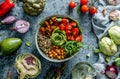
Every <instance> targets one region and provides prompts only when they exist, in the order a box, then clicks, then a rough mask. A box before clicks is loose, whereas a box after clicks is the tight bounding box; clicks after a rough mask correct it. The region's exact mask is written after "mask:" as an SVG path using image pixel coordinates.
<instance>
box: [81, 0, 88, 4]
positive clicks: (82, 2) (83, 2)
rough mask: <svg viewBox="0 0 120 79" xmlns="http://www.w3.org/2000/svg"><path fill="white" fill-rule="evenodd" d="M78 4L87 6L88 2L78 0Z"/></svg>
mask: <svg viewBox="0 0 120 79" xmlns="http://www.w3.org/2000/svg"><path fill="white" fill-rule="evenodd" d="M80 4H82V5H87V4H88V0H80Z"/></svg>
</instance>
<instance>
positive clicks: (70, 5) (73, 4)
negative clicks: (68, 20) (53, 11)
mask: <svg viewBox="0 0 120 79" xmlns="http://www.w3.org/2000/svg"><path fill="white" fill-rule="evenodd" d="M69 7H70V9H73V8H75V7H76V2H74V1H71V2H70V3H69Z"/></svg>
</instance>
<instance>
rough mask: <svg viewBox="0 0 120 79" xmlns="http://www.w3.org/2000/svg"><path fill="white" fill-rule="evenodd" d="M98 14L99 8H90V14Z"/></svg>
mask: <svg viewBox="0 0 120 79" xmlns="http://www.w3.org/2000/svg"><path fill="white" fill-rule="evenodd" d="M96 12H97V8H96V7H95V6H91V7H90V8H89V13H90V14H92V15H93V14H95V13H96Z"/></svg>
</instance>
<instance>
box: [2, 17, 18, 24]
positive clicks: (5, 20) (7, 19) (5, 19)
mask: <svg viewBox="0 0 120 79" xmlns="http://www.w3.org/2000/svg"><path fill="white" fill-rule="evenodd" d="M15 21H16V18H15V17H14V16H8V17H6V18H4V19H3V20H2V21H1V23H2V24H11V23H14V22H15Z"/></svg>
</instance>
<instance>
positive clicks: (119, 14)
mask: <svg viewBox="0 0 120 79" xmlns="http://www.w3.org/2000/svg"><path fill="white" fill-rule="evenodd" d="M109 16H110V19H111V20H119V19H120V11H119V10H115V11H112V12H111V13H110V15H109Z"/></svg>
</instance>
